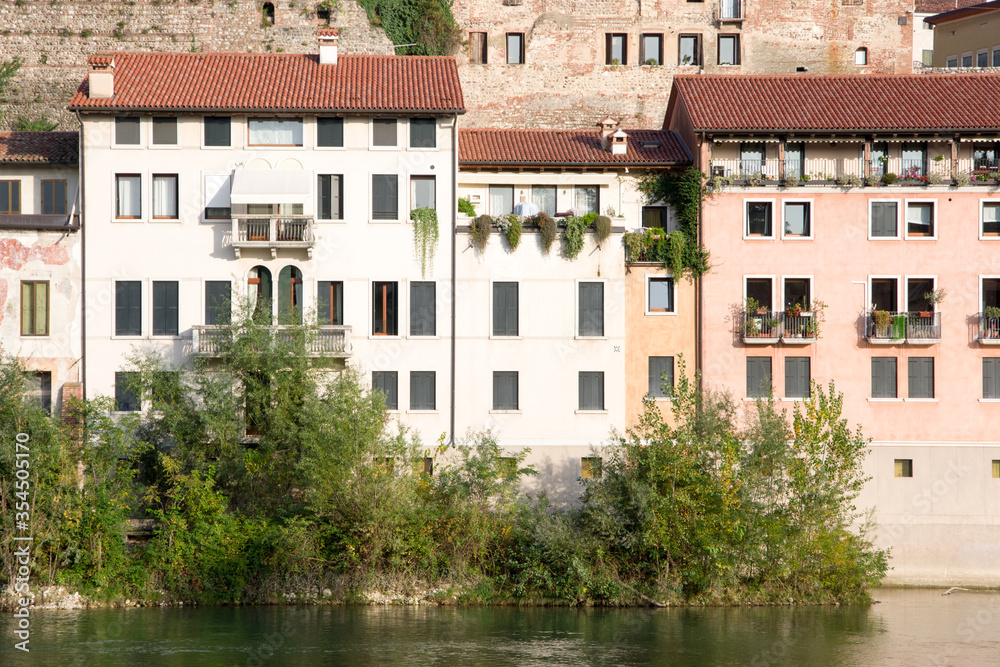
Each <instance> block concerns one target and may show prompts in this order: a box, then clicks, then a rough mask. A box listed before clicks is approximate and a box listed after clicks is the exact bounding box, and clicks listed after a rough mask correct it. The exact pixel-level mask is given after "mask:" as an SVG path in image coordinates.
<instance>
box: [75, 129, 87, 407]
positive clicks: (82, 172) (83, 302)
mask: <svg viewBox="0 0 1000 667" xmlns="http://www.w3.org/2000/svg"><path fill="white" fill-rule="evenodd" d="M75 113H76V122H77V123H78V124H79V125H80V134H79V139H78V140H77V169H78V173H77V182H78V183H79V185H78V186H77V189H78V191H79V193H80V388H81V390H82V392H83V399H84V400H87V228H86V225H85V223H86V219H87V217H86V213H85V212H86V210H87V207H86V205H85V202H86V197H87V195H86V192H87V188H86V187H85V183H86V181H85V179H86V173H87V170H86V169H84V162H83V160H84V157H83V156H84V155H85V153H84V150H83V146H84V143H85V142H84V140H83V128H84V126H83V119H81V118H80V112H79V111H76V112H75Z"/></svg>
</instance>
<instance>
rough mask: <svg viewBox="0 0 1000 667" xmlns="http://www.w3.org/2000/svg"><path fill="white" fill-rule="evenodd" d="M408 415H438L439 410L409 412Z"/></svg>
mask: <svg viewBox="0 0 1000 667" xmlns="http://www.w3.org/2000/svg"><path fill="white" fill-rule="evenodd" d="M406 414H408V415H436V414H438V411H437V410H407V411H406Z"/></svg>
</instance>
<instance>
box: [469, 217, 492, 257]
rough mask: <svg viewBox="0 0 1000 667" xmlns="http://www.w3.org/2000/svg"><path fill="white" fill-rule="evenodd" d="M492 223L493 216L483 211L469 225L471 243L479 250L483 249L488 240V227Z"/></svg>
mask: <svg viewBox="0 0 1000 667" xmlns="http://www.w3.org/2000/svg"><path fill="white" fill-rule="evenodd" d="M492 225H493V218H491V217H490V216H488V215H486V214H485V213H484V214H483V215H481V216H479V217H478V218H473V220H472V224H471V225H470V226H471V227H472V243H473V245H475V246H476V250H478V251H479V252H482V251H483V250H485V249H486V244H487V243H489V242H490V227H491V226H492Z"/></svg>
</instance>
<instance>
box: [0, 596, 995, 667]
mask: <svg viewBox="0 0 1000 667" xmlns="http://www.w3.org/2000/svg"><path fill="white" fill-rule="evenodd" d="M877 597H878V598H880V599H881V600H882V603H881V604H877V605H874V606H872V607H762V608H702V609H658V610H650V609H625V610H608V609H579V610H577V609H539V608H485V609H481V608H453V607H430V606H424V607H299V608H290V607H289V608H281V607H267V608H259V607H258V608H198V609H192V608H184V609H130V610H93V611H81V612H66V611H37V612H35V615H34V616H33V619H32V634H31V644H30V646H31V652H30V653H29V654H24V653H22V652H20V651H16V650H14V649H13V644H14V641H15V640H14V639H13V637H14V636H13V632H12V631H13V623H12V621H13V619H12V618H11V617H10V615H9V614H6V615H4V616H3V617H2V618H0V631H2V636H3V637H4V638H5V641H4V642H3V645H2V646H0V664H2V665H4V666H6V665H56V666H58V667H72V666H76V665H80V666H83V665H102V666H104V665H109V666H117V665H128V666H133V665H167V666H172V665H178V666H185V667H186V666H189V665H225V666H227V667H228V666H230V665H258V666H263V665H269V666H271V665H303V666H311V665H351V666H358V667H366V666H368V665H379V666H382V665H390V666H392V667H397V666H400V667H401V666H408V665H490V666H493V665H497V666H505V665H518V666H522V665H524V666H532V665H545V666H549V665H671V666H675V665H678V666H688V665H691V666H694V665H698V666H701V665H724V666H728V665H751V666H753V667H764V666H770V665H830V666H839V665H845V666H846V665H887V666H896V665H899V666H903V665H905V666H909V665H1000V594H997V593H979V592H961V593H956V594H953V595H949V596H942V595H941V591H927V590H887V591H880V592H879V593H878V594H877Z"/></svg>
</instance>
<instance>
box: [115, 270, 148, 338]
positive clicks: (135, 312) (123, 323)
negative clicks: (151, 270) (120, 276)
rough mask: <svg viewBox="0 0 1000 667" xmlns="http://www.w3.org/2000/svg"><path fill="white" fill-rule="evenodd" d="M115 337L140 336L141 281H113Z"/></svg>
mask: <svg viewBox="0 0 1000 667" xmlns="http://www.w3.org/2000/svg"><path fill="white" fill-rule="evenodd" d="M115 335H116V336H141V335H142V281H139V280H116V281H115Z"/></svg>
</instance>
